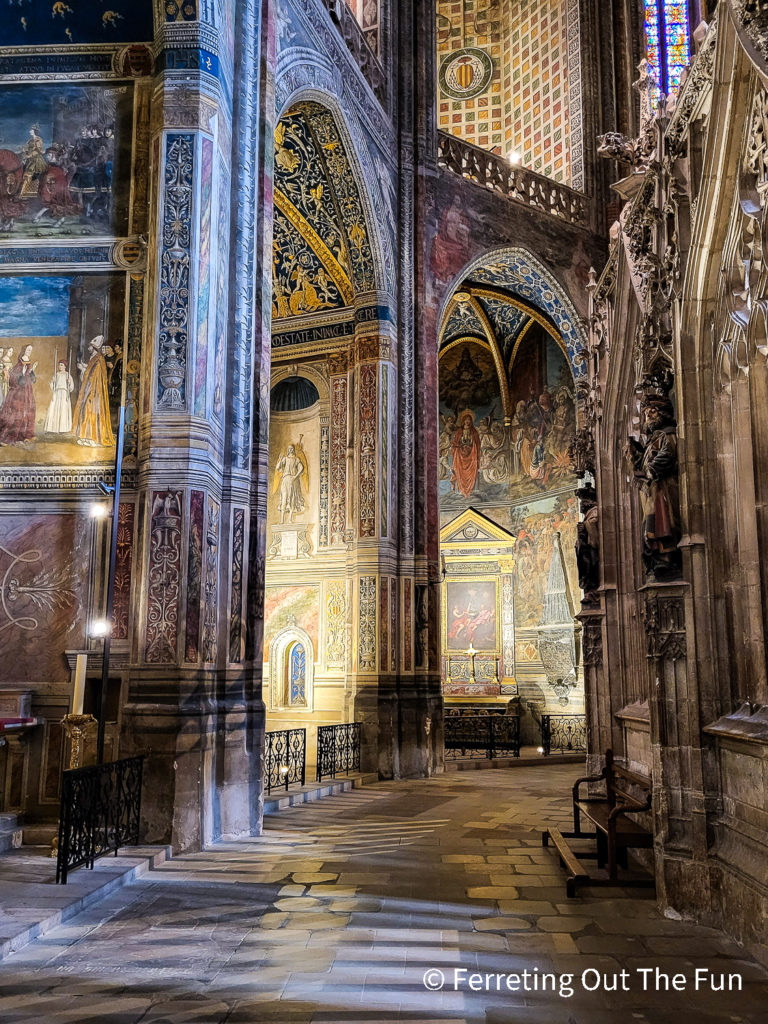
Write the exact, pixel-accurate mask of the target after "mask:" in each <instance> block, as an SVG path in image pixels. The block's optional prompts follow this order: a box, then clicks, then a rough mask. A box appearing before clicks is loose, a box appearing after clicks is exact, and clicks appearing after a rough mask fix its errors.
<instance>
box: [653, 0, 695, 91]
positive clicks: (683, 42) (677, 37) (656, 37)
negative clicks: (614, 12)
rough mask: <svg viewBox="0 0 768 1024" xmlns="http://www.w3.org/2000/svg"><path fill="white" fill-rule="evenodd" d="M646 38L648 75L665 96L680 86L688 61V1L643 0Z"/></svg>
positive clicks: (689, 55) (689, 40) (689, 44)
mask: <svg viewBox="0 0 768 1024" xmlns="http://www.w3.org/2000/svg"><path fill="white" fill-rule="evenodd" d="M645 39H646V51H647V57H648V63H649V64H650V65H651V74H652V75H653V77H654V78H655V79H656V81H657V82H658V83H659V88H660V89H661V91H662V92H663V93H664V95H665V96H669V95H670V94H671V93H676V92H677V90H678V89H679V88H680V80H681V78H682V76H683V72H684V71H685V69H686V68H687V67H688V65H689V64H690V63H691V33H690V24H689V21H688V2H687V0H645Z"/></svg>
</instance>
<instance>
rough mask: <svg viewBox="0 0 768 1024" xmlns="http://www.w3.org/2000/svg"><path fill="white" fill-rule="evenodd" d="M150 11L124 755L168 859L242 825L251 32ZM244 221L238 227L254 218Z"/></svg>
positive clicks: (228, 17) (248, 760) (234, 10)
mask: <svg viewBox="0 0 768 1024" xmlns="http://www.w3.org/2000/svg"><path fill="white" fill-rule="evenodd" d="M236 18H237V19H240V21H242V22H243V24H242V25H238V32H237V38H238V45H237V47H236V45H235V37H236V20H235V19H236ZM249 18H250V21H249V20H248V19H249ZM156 19H161V20H159V22H158V21H156V42H157V44H158V46H159V54H158V58H157V69H158V74H157V77H156V79H155V83H154V93H153V96H152V108H151V125H152V135H151V154H152V160H151V167H152V174H153V176H152V179H151V181H150V191H149V195H150V201H149V210H150V230H149V261H148V265H149V271H148V285H147V288H146V294H145V296H144V301H145V308H146V311H147V316H146V332H145V338H146V341H145V355H144V365H143V375H144V389H143V398H142V414H143V415H142V416H141V421H140V428H139V431H138V435H139V436H138V438H137V445H138V479H139V484H140V487H139V495H138V507H137V517H136V518H137V521H138V524H139V527H138V531H139V532H138V546H137V550H136V552H135V557H134V566H133V572H134V602H133V606H134V622H135V623H136V624H137V629H136V631H135V635H136V639H135V641H134V649H133V651H132V659H131V660H132V667H131V670H130V681H129V696H128V705H127V707H126V708H125V713H124V726H123V740H122V752H123V753H130V752H132V751H136V752H145V753H147V754H148V757H147V761H146V764H145V777H146V779H147V786H146V788H145V799H144V805H143V815H144V817H145V819H146V824H147V830H146V839H147V840H148V841H162V842H170V843H172V844H173V846H174V848H176V849H178V850H183V849H195V848H199V847H200V846H201V845H202V844H204V843H205V842H208V841H210V840H212V839H214V838H216V837H218V836H219V835H221V834H225V833H228V834H237V833H246V834H247V833H249V832H251V831H252V830H253V828H254V821H255V820H257V819H258V815H257V814H256V813H254V805H255V798H254V795H253V794H254V792H255V791H256V792H257V791H258V776H259V773H258V748H257V753H256V763H255V765H254V755H253V745H252V743H251V732H250V730H251V728H252V724H253V720H254V713H253V706H252V701H251V699H250V693H249V692H247V689H246V686H245V685H244V681H245V671H244V668H245V646H246V645H245V630H244V621H243V617H244V607H245V601H246V593H245V580H244V563H245V550H246V549H245V545H246V543H247V540H248V513H249V509H250V502H251V494H250V448H251V445H250V428H251V412H250V406H249V398H250V394H251V380H250V371H251V362H252V355H251V352H252V338H251V335H250V332H248V331H247V328H246V333H245V334H244V330H243V329H244V325H246V324H248V323H252V321H247V320H246V319H242V320H240V321H238V324H237V330H235V329H233V328H230V326H229V325H230V324H231V323H232V317H231V313H230V308H231V307H230V302H231V296H232V295H233V291H234V287H233V285H234V282H233V281H232V279H231V273H232V270H231V263H230V261H231V260H232V258H233V248H234V246H233V244H232V240H233V238H234V240H235V242H234V245H235V246H236V245H237V244H239V245H241V246H242V245H243V244H244V241H243V236H242V230H243V229H242V223H241V217H240V214H241V211H240V210H239V209H236V210H234V211H232V210H231V205H232V200H231V197H232V176H233V175H232V167H233V165H234V166H235V167H239V165H240V162H241V161H242V159H243V154H242V153H241V152H240V151H239V150H238V149H237V148H235V149H234V150H233V146H232V138H233V134H232V127H233V106H232V97H233V94H234V93H236V94H237V95H238V98H239V100H240V101H241V104H242V108H243V109H242V110H238V112H237V115H236V116H237V117H238V118H239V119H241V120H242V119H243V118H244V117H245V118H246V119H247V118H248V117H249V116H250V115H251V113H252V111H253V103H252V102H249V99H250V100H252V97H251V96H250V94H249V92H248V88H245V87H244V88H243V89H238V90H235V89H234V85H235V75H236V73H239V74H240V76H241V78H242V79H243V81H244V82H245V81H247V83H249V88H250V89H251V90H255V89H256V86H255V85H254V84H253V83H252V78H253V75H252V74H251V68H252V65H253V60H254V53H258V48H259V39H258V32H257V28H258V24H257V20H256V14H255V12H254V10H253V7H252V5H248V4H244V5H243V4H237V5H235V3H234V0H227V2H224V3H221V4H218V5H216V6H215V8H214V5H212V4H210V3H208V2H206V0H199V2H195V0H189V2H185V3H184V4H179V5H177V4H167V5H164V6H162V7H161V8H160V10H159V13H158V14H157V15H156ZM245 22H247V25H246V24H245ZM248 47H250V49H248ZM246 50H247V52H245V51H246ZM245 67H247V71H245V70H244V68H245ZM241 84H242V83H241ZM251 121H252V128H253V130H254V131H255V130H256V125H257V123H256V122H254V121H253V118H251ZM238 123H239V122H238ZM238 142H239V143H240V144H241V145H242V139H241V138H240V137H238ZM235 173H237V170H236V171H235ZM245 216H246V218H248V219H249V223H250V226H251V231H252V225H253V209H252V208H249V209H248V210H246V211H245ZM238 228H239V233H238V230H237V229H238ZM248 241H249V243H252V237H251V238H249V239H248ZM250 269H251V268H250V267H246V268H244V271H245V272H246V273H247V272H249V271H250ZM230 460H231V465H232V468H231V470H228V469H227V468H226V467H227V466H228V464H229V463H230ZM255 717H256V718H258V711H257V713H256V716H255Z"/></svg>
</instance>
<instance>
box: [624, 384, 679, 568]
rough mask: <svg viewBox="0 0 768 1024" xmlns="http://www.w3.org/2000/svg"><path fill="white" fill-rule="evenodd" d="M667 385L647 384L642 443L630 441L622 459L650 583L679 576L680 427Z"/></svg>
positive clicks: (643, 404) (644, 389)
mask: <svg viewBox="0 0 768 1024" xmlns="http://www.w3.org/2000/svg"><path fill="white" fill-rule="evenodd" d="M668 388H669V385H668V384H666V385H664V386H661V387H660V386H659V385H658V383H654V382H648V381H646V382H645V383H644V385H643V391H644V395H643V399H642V403H641V411H642V414H643V440H642V441H636V440H635V439H634V438H629V439H628V440H627V443H626V445H625V446H624V455H625V456H626V458H627V459H628V460H629V462H630V463H631V465H632V468H633V470H634V474H635V483H636V484H637V485H638V487H639V489H640V503H641V505H642V510H643V564H644V565H645V571H646V575H647V578H648V579H649V580H651V581H654V580H657V579H658V580H663V579H673V578H675V577H676V576H679V574H680V568H681V564H682V559H681V555H680V551H679V550H678V547H677V545H678V543H679V541H680V536H681V532H680V491H679V485H678V478H677V470H678V464H677V424H676V422H675V416H674V410H673V408H672V403H671V402H670V400H669V399H668V398H667V397H666V392H667V391H668Z"/></svg>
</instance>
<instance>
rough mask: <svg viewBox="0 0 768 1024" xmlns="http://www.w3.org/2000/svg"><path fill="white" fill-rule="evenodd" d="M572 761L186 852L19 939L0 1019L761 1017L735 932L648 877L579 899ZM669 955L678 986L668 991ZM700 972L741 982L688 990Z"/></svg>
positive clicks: (373, 799)
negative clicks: (735, 987)
mask: <svg viewBox="0 0 768 1024" xmlns="http://www.w3.org/2000/svg"><path fill="white" fill-rule="evenodd" d="M578 774H580V769H579V768H578V767H572V766H567V765H557V764H551V763H550V764H547V765H545V766H541V767H538V766H537V767H531V768H525V769H516V770H514V771H485V772H468V773H460V774H450V775H446V776H441V777H438V778H434V779H429V780H418V781H406V782H393V783H383V784H378V785H375V786H371V787H366V788H364V789H360V790H354V791H352V792H349V793H345V794H342V795H340V796H337V797H329V798H328V799H326V800H324V801H322V802H321V803H310V804H304V805H301V806H298V807H294V808H290V809H288V810H285V811H282V812H281V813H280V814H278V815H274V816H271V817H269V818H268V819H267V820H266V827H265V832H264V835H263V836H261V837H260V838H257V839H251V840H248V841H239V842H228V843H221V844H218V845H217V846H215V847H213V848H211V849H209V850H207V851H205V852H203V853H200V854H196V855H187V856H180V857H175V858H173V859H172V860H170V861H167V862H166V863H164V864H162V865H161V866H160V867H158V868H157V869H156V870H154V871H152V872H151V873H149V874H147V875H146V876H144V877H142V878H140V879H138V880H137V881H135V882H134V883H132V884H131V885H129V886H126V887H125V888H123V889H121V890H119V891H118V892H116V893H114V894H112V895H110V896H108V897H106V898H105V899H104V900H102V901H101V902H100V903H99V904H98V905H96V906H92V907H90V908H89V909H87V910H85V911H84V912H83V913H81V914H79V915H77V916H76V917H73V918H72V919H71V920H70V921H69V922H68V923H66V924H64V925H61V926H60V927H57V928H54V929H52V930H51V931H50V932H49V933H48V934H47V935H46V936H44V937H43V938H40V939H37V940H35V941H34V942H32V943H31V944H30V945H29V946H27V947H26V948H25V949H23V950H22V951H20V952H18V953H16V954H13V955H12V956H11V957H10V958H9V959H8V960H6V961H5V962H4V963H3V964H0V1020H1V1021H2V1022H3V1024H14V1022H21V1021H35V1022H37V1021H40V1022H46V1024H64V1022H72V1024H80V1022H97V1024H101V1022H104V1024H139V1022H140V1024H182V1022H185V1024H209V1022H210V1024H219V1022H221V1024H224V1022H226V1024H262V1022H263V1024H272V1022H280V1021H285V1022H295V1024H302V1022H306V1024H310V1022H317V1024H320V1022H322V1024H332V1022H345V1024H376V1022H379V1021H382V1022H383V1021H413V1022H416V1021H420V1022H427V1021H432V1022H440V1024H443V1022H444V1024H458V1022H462V1021H471V1022H483V1024H517V1022H520V1024H528V1022H531V1024H533V1022H535V1024H561V1022H562V1024H608V1022H611V1024H616V1022H619V1024H624V1022H626V1024H645V1022H648V1024H694V1022H695V1024H715V1022H716V1024H730V1022H733V1024H768V1004H767V1000H766V996H767V995H768V985H767V984H766V983H767V982H768V974H767V973H766V971H765V970H764V969H763V968H761V967H760V966H758V965H757V964H756V963H755V962H754V961H752V960H750V959H749V958H748V957H746V956H745V954H744V952H743V950H742V949H741V948H740V947H739V946H738V945H737V944H736V943H734V942H732V941H730V940H729V939H726V938H724V937H723V936H722V935H720V934H719V933H718V932H715V931H712V930H709V929H706V928H701V927H698V926H696V925H694V924H692V923H688V922H683V921H676V920H668V919H667V918H665V917H663V916H662V915H661V914H660V913H659V912H658V911H657V910H656V908H655V904H654V902H653V900H652V898H650V897H649V896H648V895H647V894H643V895H642V896H641V897H640V898H638V895H637V893H638V892H642V891H641V890H635V891H634V892H633V893H632V894H629V893H628V892H626V893H625V891H624V890H619V891H611V892H610V894H609V895H607V896H606V895H593V894H589V893H587V894H586V895H585V896H583V897H580V898H579V899H576V900H567V899H566V898H565V885H564V875H563V873H562V871H561V870H560V867H559V865H558V862H557V860H556V857H555V855H554V854H553V853H552V852H551V851H549V850H544V849H542V847H541V842H540V838H539V830H540V829H541V828H542V827H545V826H546V825H548V824H555V825H557V824H561V825H567V822H568V807H567V797H568V793H569V789H570V785H571V783H572V780H573V778H574V777H576V776H577V775H578ZM649 968H650V969H651V971H650V973H646V974H645V975H643V974H641V973H638V972H639V971H647V970H648V969H649ZM657 968H658V970H659V971H661V972H665V973H666V974H668V975H670V976H672V975H683V976H684V979H685V981H686V985H685V988H684V990H682V991H675V990H674V989H673V988H670V991H661V992H656V991H655V975H654V973H653V972H655V971H656V969H657ZM697 968H698V969H699V970H710V971H713V972H715V974H716V975H717V978H718V980H719V976H720V974H721V973H723V974H725V975H726V976H727V975H740V976H741V978H742V990H741V991H740V992H734V991H732V992H730V993H723V992H712V991H710V989H709V987H708V985H707V986H706V987H702V988H701V990H700V991H696V990H695V987H694V986H695V978H696V974H695V972H696V969H697ZM457 970H458V971H459V972H461V971H464V972H465V973H464V974H461V973H459V975H458V979H457V977H456V974H455V972H456V971H457ZM524 971H527V972H528V974H527V975H524V974H523V972H524ZM622 971H624V972H626V982H625V983H626V986H627V988H628V989H629V991H623V990H622V976H621V972H622ZM440 972H442V974H441V973H440ZM583 972H587V973H586V974H585V975H584V981H585V984H586V985H587V986H592V985H593V984H598V983H599V984H600V986H601V987H599V988H598V989H597V990H596V991H594V992H587V991H585V990H584V984H582V980H581V979H582V975H583ZM511 973H514V974H517V975H518V976H519V977H518V979H517V990H516V991H510V989H509V988H508V987H507V981H506V978H507V976H508V975H509V974H511ZM497 974H498V975H500V976H502V977H501V980H500V981H497V980H496V978H495V976H496V975H497ZM472 975H480V976H482V977H479V979H478V978H474V979H473V978H472ZM485 975H489V976H490V977H489V979H488V983H489V984H490V989H491V990H490V991H485V988H486V979H485V977H484V976H485ZM544 975H550V976H553V977H550V978H549V979H545V980H546V982H547V990H546V991H542V984H543V980H542V979H543V978H544ZM571 976H572V977H571ZM441 977H442V979H443V984H442V987H441V988H440V990H439V991H438V990H431V988H432V989H437V988H438V986H439V985H440V981H441ZM644 977H646V978H648V979H649V980H650V981H651V982H652V984H651V989H652V990H651V991H647V992H646V991H643V989H642V979H643V978H644ZM604 978H607V981H608V987H609V988H610V989H611V990H608V991H606V990H605V988H604V986H603V979H604ZM455 981H456V982H457V984H456V988H454V982H455ZM660 981H661V982H662V987H663V982H664V979H663V978H660ZM671 984H672V982H671V980H670V985H671ZM680 984H681V983H680V982H679V981H678V982H677V985H678V987H680ZM497 985H498V986H499V991H497V990H496V986H497ZM512 985H513V987H514V985H515V982H514V979H513V981H512ZM553 985H556V986H557V987H558V990H557V991H553V990H552V986H553ZM571 990H573V995H571V996H570V997H567V996H566V993H567V992H569V991H571Z"/></svg>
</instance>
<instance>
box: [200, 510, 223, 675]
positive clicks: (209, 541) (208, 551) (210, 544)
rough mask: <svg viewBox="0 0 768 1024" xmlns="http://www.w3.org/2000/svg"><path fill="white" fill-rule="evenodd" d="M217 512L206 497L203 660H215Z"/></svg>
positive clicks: (217, 570)
mask: <svg viewBox="0 0 768 1024" xmlns="http://www.w3.org/2000/svg"><path fill="white" fill-rule="evenodd" d="M219 512H220V507H219V503H218V502H217V501H214V500H213V498H211V497H209V498H208V526H207V529H206V531H205V600H204V605H203V661H207V662H211V661H216V646H217V639H218V629H217V626H218V581H219Z"/></svg>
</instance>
